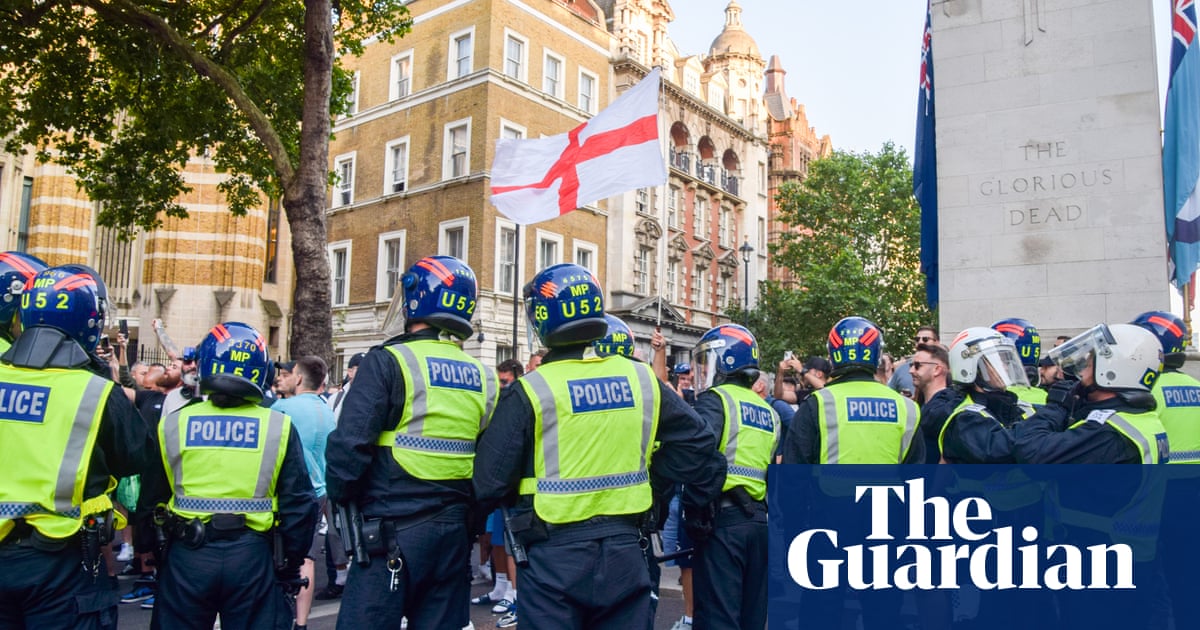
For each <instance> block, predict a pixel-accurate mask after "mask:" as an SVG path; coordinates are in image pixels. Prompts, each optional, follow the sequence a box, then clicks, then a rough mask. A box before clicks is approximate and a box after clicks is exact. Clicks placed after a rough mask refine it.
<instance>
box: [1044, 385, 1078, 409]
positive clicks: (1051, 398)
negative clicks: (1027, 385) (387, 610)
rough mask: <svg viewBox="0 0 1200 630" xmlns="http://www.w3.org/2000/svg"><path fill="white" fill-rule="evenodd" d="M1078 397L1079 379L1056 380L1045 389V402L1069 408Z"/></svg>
mask: <svg viewBox="0 0 1200 630" xmlns="http://www.w3.org/2000/svg"><path fill="white" fill-rule="evenodd" d="M1078 397H1079V381H1068V380H1064V381H1056V382H1055V383H1054V384H1053V385H1051V386H1050V389H1048V390H1046V404H1047V405H1056V406H1059V407H1062V408H1064V409H1067V410H1070V409H1072V408H1073V407H1074V406H1075V401H1076V400H1077V399H1078Z"/></svg>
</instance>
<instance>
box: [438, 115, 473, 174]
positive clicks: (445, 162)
mask: <svg viewBox="0 0 1200 630" xmlns="http://www.w3.org/2000/svg"><path fill="white" fill-rule="evenodd" d="M460 127H466V129H467V142H466V154H465V158H464V161H463V173H462V174H459V175H455V174H454V147H453V146H452V145H451V143H450V134H451V131H453V130H454V129H458V128H460ZM470 174H471V119H470V118H462V119H460V120H455V121H454V122H448V123H446V126H445V127H443V132H442V179H457V178H459V177H466V176H467V175H470Z"/></svg>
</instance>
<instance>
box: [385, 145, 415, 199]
mask: <svg viewBox="0 0 1200 630" xmlns="http://www.w3.org/2000/svg"><path fill="white" fill-rule="evenodd" d="M408 139H409V137H408V136H404V137H403V138H396V139H395V140H392V141H391V142H388V143H387V145H385V147H384V153H383V194H384V196H385V197H386V196H387V195H395V194H398V193H403V192H408V189H409V188H410V187H409V185H408V165H409V164H410V163H411V162H412V157H411V156H412V144H411V143H410V142H409V140H408ZM401 145H403V146H404V173H403V175H402V177H403V179H402V181H401V184H403V187H402V188H401V189H400V190H396V188H395V184H396V177H395V176H396V173H395V171H396V158H395V155H394V154H395V151H394V149H395V148H396V147H398V146H401Z"/></svg>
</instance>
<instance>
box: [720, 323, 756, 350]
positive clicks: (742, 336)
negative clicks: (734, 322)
mask: <svg viewBox="0 0 1200 630" xmlns="http://www.w3.org/2000/svg"><path fill="white" fill-rule="evenodd" d="M721 334H722V335H729V336H730V337H733V338H734V339H737V340H738V341H740V342H742V343H744V344H746V345H747V346H750V345H754V337H751V336H750V335H749V333H747V332H746V331H744V330H742V329H741V328H734V327H733V326H722V327H721Z"/></svg>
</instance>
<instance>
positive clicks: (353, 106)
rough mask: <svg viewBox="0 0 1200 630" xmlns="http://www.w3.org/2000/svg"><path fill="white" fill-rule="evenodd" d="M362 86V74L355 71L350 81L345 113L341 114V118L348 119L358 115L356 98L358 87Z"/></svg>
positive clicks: (357, 96)
mask: <svg viewBox="0 0 1200 630" xmlns="http://www.w3.org/2000/svg"><path fill="white" fill-rule="evenodd" d="M361 84H362V72H360V71H358V70H355V71H354V77H353V78H352V79H350V85H351V86H352V87H351V88H350V97H349V98H347V99H346V112H345V113H343V114H342V116H341V117H342V118H349V117H351V116H353V115H355V114H357V113H358V98H359V94H360V92H359V86H360V85H361Z"/></svg>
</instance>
